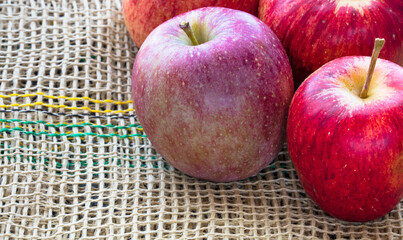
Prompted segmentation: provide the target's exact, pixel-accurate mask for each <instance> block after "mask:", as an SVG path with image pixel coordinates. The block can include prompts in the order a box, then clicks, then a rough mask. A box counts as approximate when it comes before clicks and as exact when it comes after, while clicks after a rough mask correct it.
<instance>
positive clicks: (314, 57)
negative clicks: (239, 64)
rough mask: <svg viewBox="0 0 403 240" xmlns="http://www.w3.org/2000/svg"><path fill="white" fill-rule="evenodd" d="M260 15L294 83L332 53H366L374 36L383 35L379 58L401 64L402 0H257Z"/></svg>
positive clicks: (402, 35) (302, 79)
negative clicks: (275, 39)
mask: <svg viewBox="0 0 403 240" xmlns="http://www.w3.org/2000/svg"><path fill="white" fill-rule="evenodd" d="M259 18H260V19H261V20H262V21H263V22H265V23H266V24H267V25H268V26H269V27H270V28H271V29H272V30H273V32H274V33H275V34H276V35H277V36H278V38H279V39H280V41H281V42H282V44H283V46H284V48H285V50H286V52H287V54H288V57H289V59H290V63H291V67H292V69H293V75H294V81H295V82H294V83H295V84H294V86H295V88H297V87H298V86H299V85H300V84H301V82H302V81H304V80H305V79H306V78H307V77H308V75H309V74H311V73H312V72H314V71H315V70H316V69H318V68H319V67H321V66H322V65H324V64H325V63H327V62H329V61H331V60H333V59H336V58H339V57H343V56H352V55H356V56H371V50H372V47H373V43H374V39H375V38H384V39H385V40H386V44H385V46H384V47H383V49H382V52H381V54H380V58H383V59H387V60H390V61H392V62H395V63H397V64H399V65H400V66H403V1H402V0H383V1H376V0H361V1H351V0H261V1H260V5H259Z"/></svg>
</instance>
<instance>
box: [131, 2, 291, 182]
mask: <svg viewBox="0 0 403 240" xmlns="http://www.w3.org/2000/svg"><path fill="white" fill-rule="evenodd" d="M184 21H187V22H190V26H191V27H192V28H193V32H194V33H195V35H196V39H197V40H198V42H199V45H194V44H192V42H191V40H190V39H189V37H188V36H187V35H186V33H185V32H184V31H182V29H181V28H180V27H179V24H180V23H182V22H184ZM132 86H133V100H134V105H135V109H136V113H137V114H138V117H139V120H140V122H141V124H142V126H143V127H144V130H145V132H146V134H147V136H148V137H149V139H150V141H151V143H152V144H153V145H154V146H155V148H156V150H157V152H158V153H160V154H161V155H162V156H163V157H164V158H165V159H166V160H167V161H168V162H169V163H171V164H172V165H173V166H174V167H176V168H177V169H179V170H181V171H182V172H184V173H186V174H188V175H191V176H194V177H197V178H202V179H207V180H212V181H224V182H225V181H233V180H238V179H244V178H247V177H249V176H251V175H253V174H256V173H257V172H259V171H260V170H261V169H262V168H263V167H265V166H266V165H267V164H268V163H270V162H271V161H272V160H273V159H274V158H275V157H276V156H277V154H278V152H279V151H280V149H281V147H282V144H283V141H284V140H285V126H286V116H287V110H288V107H289V103H290V101H291V98H292V93H293V80H292V71H291V68H290V65H289V62H288V58H287V55H286V53H285V51H284V49H283V47H282V45H281V43H280V41H279V40H278V38H277V37H276V36H275V34H274V33H273V32H272V31H271V30H270V28H269V27H267V25H265V24H264V23H263V22H261V21H260V20H259V19H258V18H256V17H254V16H252V15H250V14H248V13H246V12H242V11H238V10H232V9H228V8H219V7H207V8H200V9H197V10H193V11H190V12H187V13H185V14H182V15H179V16H177V17H175V18H173V19H171V20H169V21H167V22H165V23H163V24H161V25H160V26H158V27H157V28H156V29H155V30H154V31H153V32H152V33H151V34H150V35H149V36H148V37H147V39H146V40H145V42H144V43H143V45H142V46H141V48H140V50H139V52H138V54H137V56H136V60H135V63H134V66H133V80H132Z"/></svg>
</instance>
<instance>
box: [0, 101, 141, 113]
mask: <svg viewBox="0 0 403 240" xmlns="http://www.w3.org/2000/svg"><path fill="white" fill-rule="evenodd" d="M34 106H45V107H51V108H66V109H69V110H86V111H90V112H94V113H125V112H133V111H134V109H126V110H115V111H114V110H93V109H91V108H89V107H69V106H66V105H52V104H45V103H43V102H36V103H26V104H19V103H13V104H10V105H0V108H10V107H34Z"/></svg>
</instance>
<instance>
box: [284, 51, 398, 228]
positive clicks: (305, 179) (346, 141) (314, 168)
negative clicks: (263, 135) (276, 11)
mask: <svg viewBox="0 0 403 240" xmlns="http://www.w3.org/2000/svg"><path fill="white" fill-rule="evenodd" d="M369 65H370V57H364V56H348V57H342V58H338V59H336V60H333V61H331V62H329V63H327V64H325V65H324V66H323V67H321V68H319V69H318V70H317V71H315V72H314V73H313V74H312V75H311V76H310V77H308V78H307V79H306V80H305V81H304V82H303V83H302V85H301V86H300V87H299V88H298V90H297V91H296V93H295V95H294V97H293V100H292V103H291V106H290V109H289V117H288V124H287V142H288V149H289V153H290V155H291V159H292V162H293V164H294V166H295V169H296V171H297V174H298V177H299V180H300V181H301V184H302V186H303V187H304V189H305V191H306V192H307V193H308V194H309V196H310V197H311V198H312V199H313V200H314V201H315V202H316V203H317V204H318V205H319V206H320V207H321V208H322V209H323V210H324V211H326V212H328V213H329V214H331V215H333V216H335V217H337V218H340V219H343V220H347V221H359V222H364V221H370V220H374V219H377V218H379V217H382V216H384V215H385V214H387V213H388V212H390V211H391V210H392V209H393V208H394V207H395V206H396V205H397V204H398V203H399V201H400V200H401V199H402V197H403V68H402V67H401V66H399V65H397V64H395V63H392V62H390V61H387V60H383V59H379V60H378V62H377V63H376V67H375V71H374V72H373V77H372V81H371V84H370V85H369V88H366V89H367V90H368V92H367V94H366V96H365V94H364V96H362V97H360V95H361V94H360V92H361V89H362V88H363V85H364V81H365V79H366V75H367V72H368V66H369Z"/></svg>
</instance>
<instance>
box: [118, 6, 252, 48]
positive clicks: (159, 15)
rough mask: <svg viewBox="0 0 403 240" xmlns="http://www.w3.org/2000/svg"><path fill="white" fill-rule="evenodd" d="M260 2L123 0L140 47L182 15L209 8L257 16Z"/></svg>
mask: <svg viewBox="0 0 403 240" xmlns="http://www.w3.org/2000/svg"><path fill="white" fill-rule="evenodd" d="M258 5H259V0H218V1H217V0H187V1H185V0H166V1H164V0H123V15H124V19H125V23H126V27H127V30H128V31H129V33H130V36H131V38H132V39H133V41H134V43H136V45H137V46H138V47H140V46H141V44H143V42H144V40H145V39H146V37H147V35H148V34H150V32H151V31H152V30H153V29H154V28H156V27H157V26H158V25H160V24H161V23H163V22H165V21H166V20H168V19H171V18H173V17H174V16H176V15H179V14H181V13H184V12H187V11H190V10H193V9H196V8H201V7H208V6H217V7H227V8H232V9H237V10H242V11H245V12H248V13H251V14H253V15H255V16H257V13H258Z"/></svg>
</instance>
